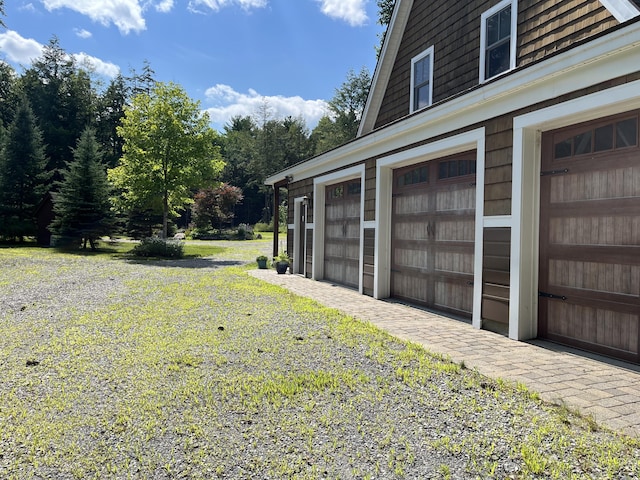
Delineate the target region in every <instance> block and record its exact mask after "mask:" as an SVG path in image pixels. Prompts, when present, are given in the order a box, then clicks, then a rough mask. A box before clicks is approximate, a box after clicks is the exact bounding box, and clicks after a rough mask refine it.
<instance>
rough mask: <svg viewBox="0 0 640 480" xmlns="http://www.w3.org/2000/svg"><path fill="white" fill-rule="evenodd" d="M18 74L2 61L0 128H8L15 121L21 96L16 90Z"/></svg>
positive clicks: (0, 63)
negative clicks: (14, 117)
mask: <svg viewBox="0 0 640 480" xmlns="http://www.w3.org/2000/svg"><path fill="white" fill-rule="evenodd" d="M16 81H17V77H16V72H15V71H14V70H13V68H12V67H11V66H10V65H9V64H8V63H5V62H3V61H1V60H0V126H2V127H5V128H7V127H8V125H9V124H10V123H11V121H12V120H13V116H14V114H15V111H16V108H17V104H18V98H19V95H18V94H17V92H18V89H17V88H16Z"/></svg>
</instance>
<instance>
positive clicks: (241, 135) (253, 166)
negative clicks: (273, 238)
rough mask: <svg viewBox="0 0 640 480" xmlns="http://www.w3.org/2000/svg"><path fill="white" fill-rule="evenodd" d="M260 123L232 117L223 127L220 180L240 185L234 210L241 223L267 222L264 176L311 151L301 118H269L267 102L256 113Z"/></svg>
mask: <svg viewBox="0 0 640 480" xmlns="http://www.w3.org/2000/svg"><path fill="white" fill-rule="evenodd" d="M259 122H260V123H259V124H256V122H255V121H254V120H253V119H252V118H251V117H234V118H233V119H231V122H230V123H229V124H227V125H226V126H225V131H224V136H223V137H222V156H223V158H224V160H225V163H226V165H225V169H224V171H223V175H222V180H223V181H225V182H228V183H232V184H234V185H239V186H241V187H242V191H243V194H244V200H243V202H242V205H240V206H239V208H238V209H236V217H235V219H236V220H237V221H238V222H240V223H250V224H253V223H256V222H257V221H259V220H263V221H266V222H268V221H269V220H270V219H271V215H272V213H271V211H270V207H271V205H270V204H271V199H272V197H273V195H272V193H271V192H270V190H269V189H267V188H266V187H265V185H264V180H265V178H266V177H267V176H269V175H271V174H273V173H275V172H277V171H279V170H282V169H284V168H286V167H289V166H291V165H294V164H296V163H299V162H301V161H304V160H306V159H308V158H309V157H311V156H312V155H313V152H314V144H313V140H312V139H311V138H310V137H309V132H308V130H307V127H306V125H305V123H304V120H302V119H300V118H293V117H286V118H284V119H279V120H276V119H274V118H272V117H271V112H270V109H269V106H268V105H267V104H265V105H263V107H262V108H261V110H260V112H259Z"/></svg>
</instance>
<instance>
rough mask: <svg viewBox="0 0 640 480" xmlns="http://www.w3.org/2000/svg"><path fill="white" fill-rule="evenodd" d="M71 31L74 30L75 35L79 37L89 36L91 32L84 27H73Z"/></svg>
mask: <svg viewBox="0 0 640 480" xmlns="http://www.w3.org/2000/svg"><path fill="white" fill-rule="evenodd" d="M73 31H74V32H76V35H77V36H79V37H80V38H91V36H92V34H91V32H90V31H89V30H85V29H84V28H74V29H73Z"/></svg>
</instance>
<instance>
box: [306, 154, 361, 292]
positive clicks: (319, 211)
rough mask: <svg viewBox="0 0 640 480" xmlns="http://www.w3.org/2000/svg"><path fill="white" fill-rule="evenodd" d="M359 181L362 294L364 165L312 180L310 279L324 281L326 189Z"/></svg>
mask: <svg viewBox="0 0 640 480" xmlns="http://www.w3.org/2000/svg"><path fill="white" fill-rule="evenodd" d="M354 179H360V186H361V188H360V253H359V257H360V258H359V268H358V292H360V293H361V294H362V293H363V285H362V273H363V269H364V194H365V188H364V179H365V165H364V164H361V165H356V166H354V167H350V168H345V169H344V170H339V171H337V172H334V173H330V174H328V175H323V176H321V177H316V178H314V179H313V198H314V199H315V201H314V205H313V224H314V229H313V251H312V257H313V262H312V268H311V278H312V279H314V280H323V279H324V234H325V200H326V196H325V195H326V187H327V185H332V184H334V183H339V182H344V181H348V180H354Z"/></svg>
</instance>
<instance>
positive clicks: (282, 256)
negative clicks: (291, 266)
mask: <svg viewBox="0 0 640 480" xmlns="http://www.w3.org/2000/svg"><path fill="white" fill-rule="evenodd" d="M275 260H276V262H278V263H289V262H290V261H291V258H290V257H289V255H288V254H287V252H285V251H282V252H280V255H278V256H277V257H276V258H275Z"/></svg>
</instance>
